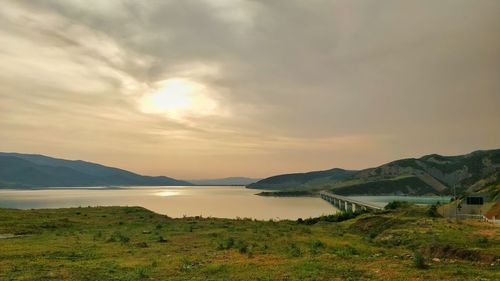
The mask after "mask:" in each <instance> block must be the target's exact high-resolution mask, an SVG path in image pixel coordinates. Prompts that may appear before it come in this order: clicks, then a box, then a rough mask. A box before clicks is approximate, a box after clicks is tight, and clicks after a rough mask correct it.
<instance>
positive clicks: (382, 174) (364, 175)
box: [248, 149, 500, 195]
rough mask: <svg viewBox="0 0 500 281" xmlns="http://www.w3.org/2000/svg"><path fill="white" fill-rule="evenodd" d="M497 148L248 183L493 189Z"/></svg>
mask: <svg viewBox="0 0 500 281" xmlns="http://www.w3.org/2000/svg"><path fill="white" fill-rule="evenodd" d="M499 174H500V149H496V150H481V151H475V152H472V153H470V154H466V155H459V156H441V155H437V154H431V155H427V156H424V157H421V158H418V159H417V158H409V159H402V160H397V161H393V162H390V163H387V164H384V165H382V166H379V167H376V168H369V169H365V170H361V171H346V170H342V169H333V170H329V171H322V172H311V173H305V174H290V175H280V176H274V177H271V178H267V179H264V180H261V181H259V182H257V183H255V184H252V185H249V186H248V187H250V188H257V189H272V190H332V191H334V192H336V193H338V194H344V195H355V194H356V195H389V194H407V195H430V194H436V195H444V194H452V193H453V187H456V189H457V192H459V193H466V192H467V193H470V192H478V191H482V190H490V189H493V190H496V189H498V186H499V182H500V175H499Z"/></svg>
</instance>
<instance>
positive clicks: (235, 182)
mask: <svg viewBox="0 0 500 281" xmlns="http://www.w3.org/2000/svg"><path fill="white" fill-rule="evenodd" d="M259 180H260V179H252V178H245V177H230V178H222V179H204V180H187V181H188V182H190V183H192V184H195V185H227V186H240V185H249V184H252V183H255V182H258V181H259Z"/></svg>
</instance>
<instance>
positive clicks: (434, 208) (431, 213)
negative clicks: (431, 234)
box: [427, 204, 441, 218]
mask: <svg viewBox="0 0 500 281" xmlns="http://www.w3.org/2000/svg"><path fill="white" fill-rule="evenodd" d="M427 215H428V216H429V217H431V218H438V217H441V215H440V214H439V212H438V204H436V205H432V206H430V207H429V210H427Z"/></svg>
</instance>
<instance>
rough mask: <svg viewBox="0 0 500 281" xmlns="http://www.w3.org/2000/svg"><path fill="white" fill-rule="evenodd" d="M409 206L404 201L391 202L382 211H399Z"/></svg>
mask: <svg viewBox="0 0 500 281" xmlns="http://www.w3.org/2000/svg"><path fill="white" fill-rule="evenodd" d="M409 205H410V203H408V202H406V201H392V202H390V203H389V204H387V205H386V206H385V208H384V209H386V210H394V209H399V208H403V207H407V206H409Z"/></svg>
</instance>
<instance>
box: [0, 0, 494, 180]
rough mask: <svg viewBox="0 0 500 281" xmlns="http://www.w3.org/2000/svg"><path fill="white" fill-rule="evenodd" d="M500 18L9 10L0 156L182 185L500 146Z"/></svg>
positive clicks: (303, 7) (433, 9)
mask: <svg viewBox="0 0 500 281" xmlns="http://www.w3.org/2000/svg"><path fill="white" fill-rule="evenodd" d="M179 15H182V16H179ZM499 15H500V1H489V0H475V1H462V0H443V1H434V0H424V1H422V0H416V1H389V0H383V1H244V0H234V1H216V0H197V1H194V0H193V1H190V0H186V1H118V0H112V1H111V0H110V1H76V0H67V1H52V0H41V1H8V0H7V1H2V8H1V9H0V26H1V28H0V151H16V152H22V153H39V154H45V155H50V156H54V157H61V158H68V159H84V160H87V161H92V162H98V163H102V164H105V165H110V166H117V167H122V168H125V169H128V170H132V171H135V172H139V173H143V174H148V175H168V176H172V177H176V178H181V179H182V178H211V177H225V176H248V177H265V176H270V175H274V174H278V173H282V172H293V171H308V170H318V169H328V168H333V167H343V168H365V167H370V166H375V165H378V164H382V163H385V162H387V161H390V160H393V159H399V158H403V157H417V156H420V155H423V154H427V153H441V154H461V153H467V152H470V151H473V150H475V149H487V148H497V147H498V146H499V144H500V129H499V123H500V79H499V77H500V52H499V50H500V37H499V34H500V17H499Z"/></svg>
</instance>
